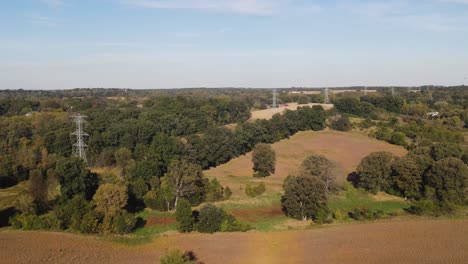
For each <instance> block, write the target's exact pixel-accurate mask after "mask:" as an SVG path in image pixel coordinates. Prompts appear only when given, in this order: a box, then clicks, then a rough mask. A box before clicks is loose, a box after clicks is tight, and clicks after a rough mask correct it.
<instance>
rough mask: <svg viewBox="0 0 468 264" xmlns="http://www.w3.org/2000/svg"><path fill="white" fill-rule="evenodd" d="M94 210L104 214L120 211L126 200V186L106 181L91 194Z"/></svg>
mask: <svg viewBox="0 0 468 264" xmlns="http://www.w3.org/2000/svg"><path fill="white" fill-rule="evenodd" d="M93 201H94V204H95V206H96V208H95V210H96V212H99V213H102V214H104V215H107V214H110V213H113V212H121V211H122V210H123V209H124V208H125V206H126V205H127V202H128V195H127V187H125V186H119V185H115V184H111V183H106V184H103V185H101V186H99V188H98V189H97V191H96V194H95V195H94V196H93Z"/></svg>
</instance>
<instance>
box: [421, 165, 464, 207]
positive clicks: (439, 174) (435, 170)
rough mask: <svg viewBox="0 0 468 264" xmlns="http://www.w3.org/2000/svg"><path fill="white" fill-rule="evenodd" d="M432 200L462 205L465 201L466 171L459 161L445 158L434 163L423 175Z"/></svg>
mask: <svg viewBox="0 0 468 264" xmlns="http://www.w3.org/2000/svg"><path fill="white" fill-rule="evenodd" d="M425 180H426V184H427V186H428V187H431V188H433V189H434V191H435V193H434V198H435V199H436V200H438V201H441V202H451V203H455V204H464V203H465V202H466V199H467V193H466V188H467V187H468V186H467V184H468V169H467V166H466V165H465V164H464V163H463V162H462V161H461V160H459V159H456V158H445V159H442V160H439V161H437V162H435V163H434V164H433V165H432V166H431V168H430V169H429V170H428V171H427V172H426V174H425Z"/></svg>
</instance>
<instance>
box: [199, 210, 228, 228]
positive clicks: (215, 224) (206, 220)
mask: <svg viewBox="0 0 468 264" xmlns="http://www.w3.org/2000/svg"><path fill="white" fill-rule="evenodd" d="M224 216H225V212H224V211H223V209H221V208H218V207H216V206H214V205H213V204H207V205H205V206H203V208H202V209H200V212H199V215H198V223H197V229H198V231H200V232H202V233H214V232H218V231H220V230H221V224H222V223H223V220H224Z"/></svg>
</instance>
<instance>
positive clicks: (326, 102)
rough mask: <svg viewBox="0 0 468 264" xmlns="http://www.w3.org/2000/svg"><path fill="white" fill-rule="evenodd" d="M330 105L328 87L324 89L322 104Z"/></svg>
mask: <svg viewBox="0 0 468 264" xmlns="http://www.w3.org/2000/svg"><path fill="white" fill-rule="evenodd" d="M329 103H330V96H329V94H328V87H327V88H325V100H324V104H329Z"/></svg>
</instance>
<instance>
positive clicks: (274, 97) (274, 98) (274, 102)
mask: <svg viewBox="0 0 468 264" xmlns="http://www.w3.org/2000/svg"><path fill="white" fill-rule="evenodd" d="M272 107H273V108H277V107H278V105H277V103H276V88H275V89H273V104H272Z"/></svg>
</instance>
